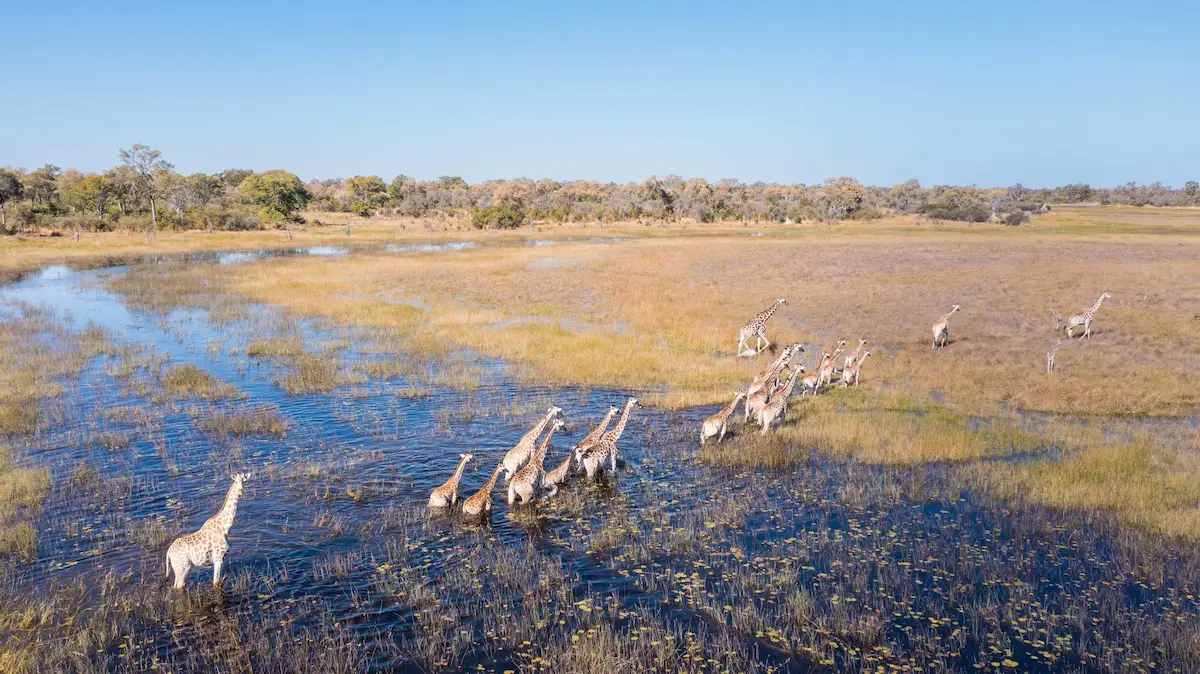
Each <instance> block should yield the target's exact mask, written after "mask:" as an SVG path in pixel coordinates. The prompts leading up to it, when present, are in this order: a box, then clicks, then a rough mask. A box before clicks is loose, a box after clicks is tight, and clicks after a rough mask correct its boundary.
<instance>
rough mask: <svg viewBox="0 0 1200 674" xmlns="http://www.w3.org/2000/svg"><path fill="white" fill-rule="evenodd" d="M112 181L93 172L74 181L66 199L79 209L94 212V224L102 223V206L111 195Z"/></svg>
mask: <svg viewBox="0 0 1200 674" xmlns="http://www.w3.org/2000/svg"><path fill="white" fill-rule="evenodd" d="M112 192H113V182H112V179H111V178H109V177H108V176H105V175H100V174H97V173H93V174H91V175H89V176H86V177H84V178H83V180H80V181H79V182H77V183H75V186H74V187H72V188H71V191H70V192H68V193H67V200H68V201H69V202H70V203H71V205H72V206H73V207H75V208H78V209H79V210H81V211H84V212H89V213H95V214H96V224H97V225H102V224H103V223H104V207H105V205H106V204H107V203H108V200H109V199H110V198H111V197H112Z"/></svg>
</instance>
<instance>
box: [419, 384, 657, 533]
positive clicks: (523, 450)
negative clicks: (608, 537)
mask: <svg viewBox="0 0 1200 674" xmlns="http://www.w3.org/2000/svg"><path fill="white" fill-rule="evenodd" d="M637 404H638V400H637V398H630V399H629V400H627V401H626V402H625V407H624V409H623V410H622V411H621V417H620V419H618V420H617V425H616V426H615V427H614V428H613V429H612V430H608V425H609V424H610V423H611V422H612V418H613V417H614V416H616V414H617V408H616V407H615V406H614V407H610V408H609V410H608V413H607V414H605V416H604V418H603V419H601V420H600V424H599V425H597V426H596V428H595V429H593V430H592V432H591V433H589V434H588V435H587V437H585V438H584V439H583V440H580V441H579V442H578V443H576V444H575V446H574V447H572V448H571V450H570V451H569V452H568V453H567V456H566V458H565V459H563V462H562V463H561V464H559V465H558V467H557V468H555V469H554V470H552V471H550V472H549V473H547V472H546V470H545V462H546V455H547V454H549V452H550V449H551V448H552V447H553V437H554V433H555V432H556V431H557V430H558V429H560V428H562V427H563V426H564V422H563V420H562V419H559V418H558V416H559V415H560V414H561V413H562V408H561V407H551V408H549V409H547V410H546V414H545V415H544V416H543V417H542V418H541V420H539V421H538V422H537V423H536V424H534V426H533V428H531V429H529V431H528V432H527V433H525V435H524V436H522V437H521V439H520V440H519V441H518V442H517V444H516V446H515V447H513V448H512V449H511V450H509V451H508V452H507V453H506V454H505V455H504V457H503V458H502V459H501V460H500V462H499V463H498V464H497V465H496V469H495V470H494V471H493V472H492V476H491V477H490V478H489V479H488V481H487V483H486V484H484V485H483V487H482V488H481V489H480V490H479V491H478V492H477V493H475V494H474V495H473V496H470V497H469V498H467V499H466V500H465V501H463V502H462V513H463V514H464V515H468V516H473V517H474V516H479V515H483V514H485V513H489V512H491V510H492V492H493V491H495V488H496V482H497V481H498V480H499V478H500V473H502V472H504V473H507V476H506V478H507V481H508V505H509V506H510V507H513V506H517V505H531V504H534V503H536V502H538V501H539V500H541V499H545V498H553V497H554V496H555V495H556V494H558V491H559V488H560V487H561V486H562V485H563V484H565V483H566V482H567V480H568V479H570V477H571V476H572V475H586V476H587V477H588V479H593V478H595V476H596V475H597V474H598V473H600V472H602V471H604V470H609V471H612V472H616V470H617V452H618V448H617V441H618V440H619V439H620V438H621V434H622V433H624V432H625V426H626V425H627V424H628V423H629V415H630V413H631V412H632V410H633V408H634V407H636V406H637ZM547 426H549V427H550V430H549V431H547V432H546V433H545V435H542V432H543V431H545V429H546V427H547ZM539 438H541V441H540V442H538V439H539ZM535 444H536V448H535ZM461 457H462V461H461V463H459V465H458V468H457V469H456V470H455V472H454V475H452V476H451V477H450V479H449V481H447V482H446V484H443V485H442V486H440V487H438V488H437V489H434V490H433V492H432V493H431V494H430V496H429V507H430V508H435V509H446V508H453V507H454V506H455V505H457V502H458V483H459V481H460V480H461V478H462V469H463V466H465V465H466V462H467V461H469V460H470V459H471V454H462V455H461Z"/></svg>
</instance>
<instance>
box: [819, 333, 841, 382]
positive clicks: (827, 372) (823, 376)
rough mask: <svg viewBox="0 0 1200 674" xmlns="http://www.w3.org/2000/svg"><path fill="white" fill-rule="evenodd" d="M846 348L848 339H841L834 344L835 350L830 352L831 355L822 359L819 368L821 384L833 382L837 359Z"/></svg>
mask: <svg viewBox="0 0 1200 674" xmlns="http://www.w3.org/2000/svg"><path fill="white" fill-rule="evenodd" d="M845 350H846V340H844V339H843V340H841V341H839V342H838V343H837V344H835V345H834V346H833V351H830V352H828V353H829V357H828V358H827V359H825V360H822V361H821V367H820V369H818V370H817V374H818V375H819V376H820V380H821V384H822V385H827V384H832V383H833V371H834V369H835V367H836V365H834V362H835V360H836V359H837V357H838V354H840V353H841V352H842V351H845Z"/></svg>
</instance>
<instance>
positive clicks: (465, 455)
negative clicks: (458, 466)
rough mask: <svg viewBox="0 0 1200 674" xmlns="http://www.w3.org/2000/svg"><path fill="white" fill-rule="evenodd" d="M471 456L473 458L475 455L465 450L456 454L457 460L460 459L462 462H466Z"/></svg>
mask: <svg viewBox="0 0 1200 674" xmlns="http://www.w3.org/2000/svg"><path fill="white" fill-rule="evenodd" d="M473 458H475V455H474V454H472V453H470V452H465V453H463V454H459V455H458V459H459V461H462V462H463V463H467V462H468V461H470V460H471V459H473Z"/></svg>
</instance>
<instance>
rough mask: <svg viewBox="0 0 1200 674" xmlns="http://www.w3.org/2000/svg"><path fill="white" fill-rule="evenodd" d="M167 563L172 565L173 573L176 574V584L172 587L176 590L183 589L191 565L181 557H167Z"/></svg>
mask: <svg viewBox="0 0 1200 674" xmlns="http://www.w3.org/2000/svg"><path fill="white" fill-rule="evenodd" d="M167 562H168V563H169V564H170V565H171V571H172V572H173V573H174V574H175V583H174V585H172V587H174V588H175V589H176V590H182V589H183V581H184V580H185V579H187V574H188V570H189V569H190V568H191V564H189V563H188V560H186V559H182V558H179V557H171V556H168V557H167Z"/></svg>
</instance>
